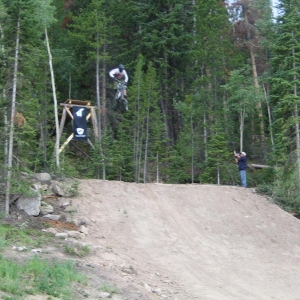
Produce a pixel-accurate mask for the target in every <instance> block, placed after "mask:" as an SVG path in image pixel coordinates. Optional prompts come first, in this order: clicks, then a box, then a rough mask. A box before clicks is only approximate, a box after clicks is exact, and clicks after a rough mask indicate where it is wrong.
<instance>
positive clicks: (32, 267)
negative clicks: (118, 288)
mask: <svg viewBox="0 0 300 300" xmlns="http://www.w3.org/2000/svg"><path fill="white" fill-rule="evenodd" d="M85 281H86V278H85V276H84V275H83V274H80V273H78V272H75V270H74V266H73V263H72V262H71V261H66V262H50V261H47V260H42V259H40V258H39V257H34V258H32V259H30V260H28V261H25V262H23V263H22V264H18V263H16V262H14V261H10V260H7V259H5V258H3V257H0V290H1V291H3V292H5V293H8V294H11V295H14V296H23V297H25V296H26V295H35V294H46V295H49V296H53V297H59V298H60V299H64V300H71V299H74V295H72V283H73V282H80V283H85ZM21 299H22V298H21ZM24 299H25V298H24Z"/></svg>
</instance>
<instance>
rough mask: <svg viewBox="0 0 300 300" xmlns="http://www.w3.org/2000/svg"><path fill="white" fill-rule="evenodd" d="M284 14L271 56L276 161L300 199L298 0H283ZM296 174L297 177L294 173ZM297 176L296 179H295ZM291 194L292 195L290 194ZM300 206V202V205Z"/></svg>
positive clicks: (299, 44) (280, 17)
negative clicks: (283, 167)
mask: <svg viewBox="0 0 300 300" xmlns="http://www.w3.org/2000/svg"><path fill="white" fill-rule="evenodd" d="M281 8H282V10H283V14H282V15H280V16H279V18H278V22H277V25H276V40H275V41H274V44H273V57H272V60H271V62H272V72H273V76H272V77H273V78H272V98H273V105H274V116H275V122H274V130H275V132H276V161H277V163H279V164H280V165H284V164H291V160H290V156H291V157H294V158H295V159H294V160H292V165H294V168H293V169H294V170H293V172H292V171H291V170H290V168H288V170H289V171H288V174H289V176H287V178H286V181H292V182H293V185H292V187H291V188H290V190H287V191H286V193H289V194H290V196H289V197H290V198H291V199H292V198H294V197H295V198H296V199H298V200H297V201H298V203H299V197H298V196H297V195H299V190H300V184H299V182H300V123H299V103H300V101H299V100H300V96H299V92H298V90H299V85H300V81H299V76H298V73H299V66H300V60H299V52H300V43H299V37H300V25H299V24H300V23H299V22H300V14H299V2H298V1H293V0H289V1H281ZM295 174H296V176H295ZM295 178H297V179H295ZM291 195H292V196H291ZM298 205H299V204H298Z"/></svg>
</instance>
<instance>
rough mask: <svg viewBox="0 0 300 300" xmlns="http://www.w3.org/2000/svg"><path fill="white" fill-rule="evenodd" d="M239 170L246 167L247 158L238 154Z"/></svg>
mask: <svg viewBox="0 0 300 300" xmlns="http://www.w3.org/2000/svg"><path fill="white" fill-rule="evenodd" d="M238 165H239V171H242V170H246V169H247V158H246V156H240V157H239V160H238Z"/></svg>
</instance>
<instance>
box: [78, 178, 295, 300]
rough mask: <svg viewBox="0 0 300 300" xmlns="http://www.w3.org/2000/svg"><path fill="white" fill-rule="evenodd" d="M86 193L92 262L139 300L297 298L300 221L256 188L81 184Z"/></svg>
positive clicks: (82, 205)
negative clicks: (137, 293) (137, 294)
mask: <svg viewBox="0 0 300 300" xmlns="http://www.w3.org/2000/svg"><path fill="white" fill-rule="evenodd" d="M80 195H81V196H79V197H77V198H75V199H74V200H73V205H76V207H77V208H78V212H77V213H76V214H78V215H80V216H81V217H85V218H87V219H88V220H89V222H88V223H89V224H88V229H89V235H88V236H87V237H86V239H85V243H86V244H88V245H91V247H92V248H93V249H94V251H95V254H94V255H92V256H91V257H89V260H90V261H91V263H93V264H96V265H99V266H103V267H104V266H105V268H106V269H107V268H110V269H111V270H114V271H115V273H116V276H115V278H114V280H115V282H116V284H117V285H118V284H119V285H121V286H124V285H125V286H126V285H128V286H132V287H137V286H139V287H140V290H141V291H142V292H141V294H140V297H136V298H134V299H177V300H183V299H186V300H192V299H203V300H260V299H261V300H271V299H276V300H296V299H297V300H299V299H300V284H299V283H300V220H299V219H296V218H295V217H293V216H292V215H290V214H288V213H287V212H285V211H283V210H282V209H280V208H279V207H278V206H276V205H274V204H272V203H270V202H269V201H268V200H267V199H266V198H264V197H262V196H260V195H258V194H256V193H255V192H254V191H253V189H244V188H241V187H233V186H215V185H164V184H135V183H124V182H116V181H100V180H83V181H81V184H80ZM126 299H133V298H130V297H129V298H126Z"/></svg>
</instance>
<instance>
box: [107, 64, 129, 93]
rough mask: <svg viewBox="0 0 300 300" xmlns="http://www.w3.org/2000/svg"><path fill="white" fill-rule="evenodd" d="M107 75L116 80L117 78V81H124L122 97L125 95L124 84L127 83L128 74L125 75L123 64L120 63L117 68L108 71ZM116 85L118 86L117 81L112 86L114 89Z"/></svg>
mask: <svg viewBox="0 0 300 300" xmlns="http://www.w3.org/2000/svg"><path fill="white" fill-rule="evenodd" d="M109 76H110V77H111V78H114V79H116V80H119V81H122V82H124V83H125V89H124V97H127V91H126V84H127V82H128V79H129V78H128V75H127V72H126V70H125V67H124V65H122V64H120V65H119V66H118V68H115V69H112V70H111V71H110V72H109ZM117 86H118V83H117V82H115V86H114V89H115V90H116V89H117Z"/></svg>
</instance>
